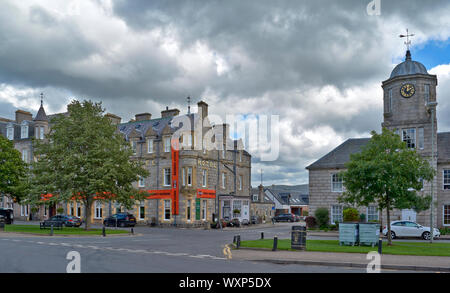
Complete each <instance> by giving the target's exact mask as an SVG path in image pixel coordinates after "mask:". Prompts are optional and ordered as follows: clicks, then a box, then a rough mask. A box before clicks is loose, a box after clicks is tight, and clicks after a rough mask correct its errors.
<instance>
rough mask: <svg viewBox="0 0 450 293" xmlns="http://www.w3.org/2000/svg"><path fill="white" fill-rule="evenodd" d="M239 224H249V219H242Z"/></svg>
mask: <svg viewBox="0 0 450 293" xmlns="http://www.w3.org/2000/svg"><path fill="white" fill-rule="evenodd" d="M241 224H242V225H249V224H250V221H249V220H248V219H242V222H241Z"/></svg>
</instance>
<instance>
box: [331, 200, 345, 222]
mask: <svg viewBox="0 0 450 293" xmlns="http://www.w3.org/2000/svg"><path fill="white" fill-rule="evenodd" d="M334 208H339V210H340V213H334ZM343 211H344V209H343V207H342V205H332V206H331V213H330V214H331V217H330V221H331V224H332V225H335V224H336V221H335V220H334V218H335V216H338V217H339V219H338V220H340V221H338V223H342V222H343V221H344V213H343Z"/></svg>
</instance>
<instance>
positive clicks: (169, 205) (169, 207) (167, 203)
mask: <svg viewBox="0 0 450 293" xmlns="http://www.w3.org/2000/svg"><path fill="white" fill-rule="evenodd" d="M167 212H169V218H167V217H166V216H167ZM171 218H172V203H171V200H170V199H165V200H164V221H170V220H171Z"/></svg>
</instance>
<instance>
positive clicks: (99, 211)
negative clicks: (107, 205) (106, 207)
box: [94, 201, 103, 219]
mask: <svg viewBox="0 0 450 293" xmlns="http://www.w3.org/2000/svg"><path fill="white" fill-rule="evenodd" d="M102 218H103V204H102V203H101V202H100V201H96V202H95V211H94V219H102Z"/></svg>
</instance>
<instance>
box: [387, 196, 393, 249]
mask: <svg viewBox="0 0 450 293" xmlns="http://www.w3.org/2000/svg"><path fill="white" fill-rule="evenodd" d="M389 212H390V206H389V203H388V204H387V205H386V221H387V227H388V232H387V233H388V235H387V236H388V246H391V245H392V235H391V215H390V213H389Z"/></svg>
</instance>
